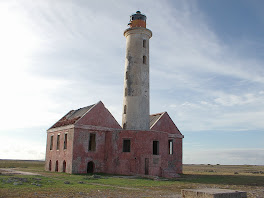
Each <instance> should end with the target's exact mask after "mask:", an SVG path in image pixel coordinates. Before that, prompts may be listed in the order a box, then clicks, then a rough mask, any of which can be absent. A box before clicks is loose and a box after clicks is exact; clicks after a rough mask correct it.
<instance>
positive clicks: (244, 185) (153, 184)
mask: <svg viewBox="0 0 264 198" xmlns="http://www.w3.org/2000/svg"><path fill="white" fill-rule="evenodd" d="M5 168H8V169H10V168H11V169H13V170H19V171H26V172H33V173H36V174H39V175H18V174H13V173H10V172H7V171H6V169H5ZM263 170H264V166H248V165H244V166H223V165H184V174H183V175H181V177H180V178H176V179H173V180H167V179H164V178H157V177H153V178H142V177H134V176H132V177H131V176H117V175H106V174H97V175H88V174H87V175H70V174H67V173H54V172H45V171H44V162H42V161H13V160H0V197H88V196H89V197H163V196H175V195H178V196H179V195H180V190H181V189H185V188H208V187H210V188H211V187H213V188H228V189H235V190H242V191H247V193H248V197H264V189H263V186H264V173H263Z"/></svg>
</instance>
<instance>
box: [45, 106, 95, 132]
mask: <svg viewBox="0 0 264 198" xmlns="http://www.w3.org/2000/svg"><path fill="white" fill-rule="evenodd" d="M95 105H96V104H93V105H90V106H87V107H83V108H79V109H77V110H71V111H69V112H68V113H67V114H66V115H65V116H63V117H62V118H61V119H60V120H59V121H57V122H56V123H55V124H54V125H53V126H52V127H50V129H52V128H57V127H61V126H66V125H71V124H75V123H76V122H77V121H78V120H79V119H80V118H81V117H82V116H84V115H85V113H87V112H88V111H89V110H90V109H92V108H93V107H94V106H95Z"/></svg>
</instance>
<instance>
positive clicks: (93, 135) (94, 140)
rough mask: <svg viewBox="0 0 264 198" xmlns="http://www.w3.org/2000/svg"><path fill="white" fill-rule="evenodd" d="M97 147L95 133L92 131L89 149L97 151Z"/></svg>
mask: <svg viewBox="0 0 264 198" xmlns="http://www.w3.org/2000/svg"><path fill="white" fill-rule="evenodd" d="M95 149H96V139H95V134H94V133H90V138H89V148H88V150H89V151H95Z"/></svg>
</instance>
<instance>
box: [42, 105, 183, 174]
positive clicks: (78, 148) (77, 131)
mask: <svg viewBox="0 0 264 198" xmlns="http://www.w3.org/2000/svg"><path fill="white" fill-rule="evenodd" d="M104 118H105V119H104ZM163 124H165V126H164V125H163ZM152 129H155V130H148V131H141V130H123V129H121V127H120V125H119V124H118V123H117V121H116V120H115V119H114V117H113V116H112V115H111V113H110V112H109V111H108V110H107V109H106V108H105V107H104V105H103V103H102V102H99V103H98V104H96V105H95V106H94V107H93V108H92V109H91V110H90V111H89V112H87V113H86V114H85V115H84V116H82V117H81V118H80V119H79V120H78V121H77V122H76V123H75V124H74V125H67V126H63V127H57V128H51V129H49V130H48V133H47V151H46V165H45V169H46V170H47V171H48V170H49V162H50V160H51V162H52V164H51V171H55V169H56V161H58V172H62V171H63V161H65V162H66V172H68V173H87V165H88V162H90V161H92V162H93V163H94V169H93V171H94V172H104V173H110V174H124V175H145V174H148V175H154V176H162V177H176V176H178V175H177V174H178V173H182V138H183V136H182V135H181V133H180V131H179V130H178V129H177V127H176V126H175V125H174V123H173V121H172V120H171V119H170V117H169V115H168V114H167V113H163V115H162V116H161V117H160V118H159V120H158V121H157V122H156V123H155V124H154V125H153V127H152ZM65 133H67V134H68V135H67V138H68V140H67V149H64V137H65V136H64V134H65ZM91 133H92V134H95V136H96V146H95V151H89V137H90V134H91ZM58 134H60V136H59V137H60V147H59V149H58V150H57V137H58ZM51 136H53V149H52V150H50V140H51ZM123 140H130V152H123ZM169 140H172V141H173V154H172V155H170V154H169V143H168V141H169ZM153 141H158V142H159V148H158V155H153ZM146 163H147V164H146Z"/></svg>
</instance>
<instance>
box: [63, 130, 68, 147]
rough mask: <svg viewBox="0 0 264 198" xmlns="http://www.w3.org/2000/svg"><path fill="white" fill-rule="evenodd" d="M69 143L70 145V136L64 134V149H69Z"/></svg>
mask: <svg viewBox="0 0 264 198" xmlns="http://www.w3.org/2000/svg"><path fill="white" fill-rule="evenodd" d="M67 143H68V134H67V133H65V134H64V149H67Z"/></svg>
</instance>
